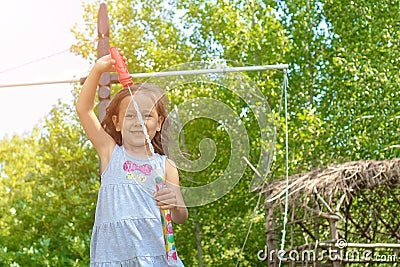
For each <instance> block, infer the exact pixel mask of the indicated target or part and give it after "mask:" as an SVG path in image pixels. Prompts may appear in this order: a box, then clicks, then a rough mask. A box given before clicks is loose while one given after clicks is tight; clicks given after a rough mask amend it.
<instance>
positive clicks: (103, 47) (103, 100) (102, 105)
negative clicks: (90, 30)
mask: <svg viewBox="0 0 400 267" xmlns="http://www.w3.org/2000/svg"><path fill="white" fill-rule="evenodd" d="M97 33H98V37H99V41H98V43H97V58H101V57H102V56H105V55H107V54H109V53H110V24H109V20H108V12H107V5H106V4H104V3H102V4H100V8H99V13H98V15H97ZM110 81H111V75H110V73H109V72H105V73H103V74H102V75H101V78H100V81H99V86H98V97H99V106H98V109H97V111H98V118H99V121H102V120H103V118H104V116H105V114H106V107H107V105H108V103H109V102H110Z"/></svg>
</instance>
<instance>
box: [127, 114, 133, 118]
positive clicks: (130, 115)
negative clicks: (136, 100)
mask: <svg viewBox="0 0 400 267" xmlns="http://www.w3.org/2000/svg"><path fill="white" fill-rule="evenodd" d="M133 117H134V116H133V114H126V115H125V118H127V119H132V118H133Z"/></svg>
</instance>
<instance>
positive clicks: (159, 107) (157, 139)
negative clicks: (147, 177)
mask: <svg viewBox="0 0 400 267" xmlns="http://www.w3.org/2000/svg"><path fill="white" fill-rule="evenodd" d="M130 89H131V91H132V94H133V95H135V94H136V93H138V92H142V93H147V94H149V95H150V96H152V97H153V99H154V102H155V109H156V111H157V113H158V116H162V117H163V122H162V124H161V130H160V131H157V132H156V135H155V136H154V138H153V140H151V143H152V145H153V147H154V152H156V153H158V154H160V155H165V154H166V149H167V148H166V147H165V148H164V147H163V144H164V146H165V145H166V143H167V141H168V136H167V134H166V132H167V129H166V128H167V123H165V122H166V118H167V115H168V100H167V97H166V96H165V93H164V91H163V90H162V89H161V88H160V87H158V86H157V85H155V84H149V83H135V84H133V85H131V86H130ZM128 96H129V97H131V94H130V92H129V89H128V88H124V89H122V90H120V91H119V92H118V93H117V94H116V95H115V96H114V98H113V99H112V100H111V102H110V103H109V104H108V106H107V108H106V115H105V116H104V119H103V121H102V122H101V126H102V127H103V128H104V130H105V131H106V132H107V133H108V134H109V135H110V136H111V137H112V138H113V139H114V141H115V142H116V143H117V144H118V145H119V146H122V135H121V132H118V131H117V130H116V129H115V125H114V122H113V120H112V117H113V116H114V115H116V116H117V120H119V118H118V114H119V109H120V105H121V102H122V100H123V99H125V97H128ZM164 124H165V125H164ZM161 136H162V141H161Z"/></svg>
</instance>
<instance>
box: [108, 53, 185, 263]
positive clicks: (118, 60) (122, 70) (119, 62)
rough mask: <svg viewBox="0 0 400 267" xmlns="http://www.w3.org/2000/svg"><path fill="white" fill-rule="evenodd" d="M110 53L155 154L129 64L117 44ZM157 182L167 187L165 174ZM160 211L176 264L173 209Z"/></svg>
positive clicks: (167, 245) (168, 255)
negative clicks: (134, 91) (135, 97)
mask: <svg viewBox="0 0 400 267" xmlns="http://www.w3.org/2000/svg"><path fill="white" fill-rule="evenodd" d="M110 54H111V57H112V58H113V59H114V60H115V69H116V71H117V73H118V79H119V81H120V83H121V84H122V86H123V87H124V88H125V87H127V88H128V90H129V93H130V94H131V97H132V102H133V105H134V107H135V110H136V113H137V116H138V119H139V121H140V124H141V125H142V129H143V132H144V134H145V136H146V141H147V144H148V145H149V148H150V151H151V153H152V154H154V147H153V145H152V143H151V140H150V138H149V134H148V133H147V129H146V126H145V125H144V122H143V118H142V114H141V113H140V111H139V107H138V105H137V103H136V101H135V99H134V98H133V94H132V91H131V88H130V86H131V85H132V84H133V81H132V77H131V76H130V75H129V71H128V68H127V65H126V64H125V61H124V60H123V58H122V57H121V55H120V54H119V52H118V48H116V47H115V46H113V47H111V48H110ZM155 182H156V189H157V192H158V191H160V190H162V189H164V188H166V187H167V185H166V181H165V177H164V176H157V177H156V180H155ZM160 213H161V222H162V230H163V235H164V245H165V251H166V254H165V255H166V258H167V262H168V265H170V266H175V265H176V262H177V259H178V256H177V253H176V246H175V239H174V232H173V230H172V218H171V211H170V210H161V211H160Z"/></svg>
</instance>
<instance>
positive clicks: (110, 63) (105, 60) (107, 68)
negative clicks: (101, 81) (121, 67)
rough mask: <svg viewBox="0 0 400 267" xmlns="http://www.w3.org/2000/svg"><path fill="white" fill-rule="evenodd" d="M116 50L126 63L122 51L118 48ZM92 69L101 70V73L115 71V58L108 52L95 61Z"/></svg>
mask: <svg viewBox="0 0 400 267" xmlns="http://www.w3.org/2000/svg"><path fill="white" fill-rule="evenodd" d="M118 51H119V54H120V55H121V56H122V58H123V59H124V61H125V64H127V59H126V57H125V56H124V53H123V52H122V51H121V50H119V49H118ZM94 69H95V70H96V71H98V72H101V73H103V72H115V71H116V70H115V60H114V59H112V57H111V55H110V54H108V55H105V56H102V57H101V58H99V59H98V60H97V61H96V63H95V65H94Z"/></svg>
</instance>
